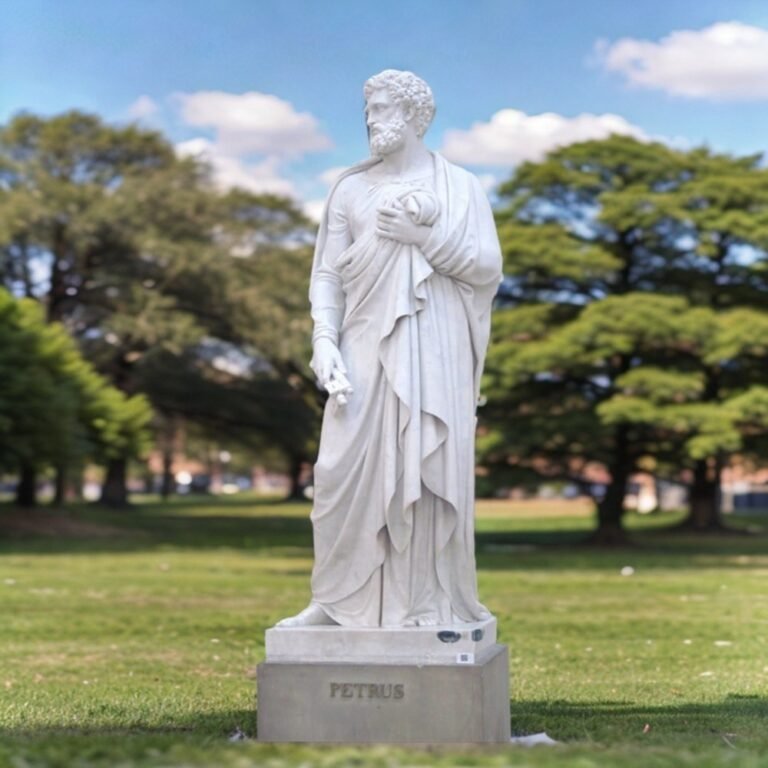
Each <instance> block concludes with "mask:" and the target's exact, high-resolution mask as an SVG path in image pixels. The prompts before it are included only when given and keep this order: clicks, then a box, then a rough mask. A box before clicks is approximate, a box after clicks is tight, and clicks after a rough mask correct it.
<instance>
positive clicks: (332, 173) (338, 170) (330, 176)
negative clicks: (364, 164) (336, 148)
mask: <svg viewBox="0 0 768 768" xmlns="http://www.w3.org/2000/svg"><path fill="white" fill-rule="evenodd" d="M348 167H349V166H346V165H336V166H334V167H333V168H328V170H326V171H323V172H322V173H321V174H320V176H318V178H319V179H320V181H322V182H323V184H326V185H327V186H329V187H331V186H333V185H334V184H335V183H336V179H338V178H339V176H341V174H342V173H344V171H346V170H347V168H348Z"/></svg>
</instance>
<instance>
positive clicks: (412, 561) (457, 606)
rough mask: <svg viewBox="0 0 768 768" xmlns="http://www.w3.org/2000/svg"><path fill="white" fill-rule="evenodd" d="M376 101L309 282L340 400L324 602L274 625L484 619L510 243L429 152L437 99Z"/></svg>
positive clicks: (326, 474)
mask: <svg viewBox="0 0 768 768" xmlns="http://www.w3.org/2000/svg"><path fill="white" fill-rule="evenodd" d="M364 94H365V115H366V121H367V125H368V132H369V141H370V149H371V155H372V157H371V159H369V160H367V161H365V162H363V163H361V164H360V165H357V166H354V167H353V168H350V169H349V170H348V171H346V172H345V173H344V174H342V176H341V178H340V179H339V180H338V181H337V183H336V185H335V186H334V188H333V189H332V190H331V192H330V194H329V197H328V202H327V205H326V209H325V212H324V215H323V221H322V224H321V227H320V232H319V235H318V240H317V247H316V251H315V260H314V266H313V269H312V280H311V286H310V299H311V303H312V317H313V319H314V334H313V347H314V356H313V359H312V363H311V365H312V368H313V370H314V371H315V373H316V375H317V377H318V379H319V381H320V383H321V384H322V385H324V386H325V387H326V388H327V389H328V390H329V392H330V393H331V396H330V397H329V399H328V403H327V406H326V410H325V415H324V418H323V428H322V435H321V440H320V450H319V456H318V460H317V464H316V465H315V486H314V508H313V511H312V515H311V519H312V523H313V527H314V547H315V564H314V570H313V573H312V601H311V603H310V605H309V607H308V608H306V609H305V610H304V611H302V612H301V613H299V614H298V615H297V616H293V617H291V618H289V619H284V620H283V621H282V622H280V623H279V625H278V626H304V625H313V624H334V623H335V624H340V625H342V626H349V627H376V626H382V627H403V626H430V625H451V624H456V623H457V622H473V621H479V620H483V619H486V618H488V616H489V614H488V612H487V611H486V609H485V608H484V607H483V606H482V605H481V604H480V602H479V601H478V597H477V586H476V574H475V555H474V432H475V409H476V405H477V399H478V394H479V383H480V375H481V372H482V367H483V360H484V357H485V351H486V347H487V344H488V335H489V328H490V313H491V304H492V301H493V298H494V295H495V293H496V290H497V287H498V285H499V281H500V279H501V254H500V249H499V242H498V238H497V235H496V229H495V226H494V221H493V215H492V213H491V208H490V205H489V203H488V200H487V198H486V196H485V193H484V191H483V189H482V188H481V186H480V183H479V182H478V180H477V179H476V178H475V177H474V176H473V175H472V174H470V173H468V172H467V171H465V170H463V169H461V168H458V167H457V166H455V165H452V164H451V163H449V162H447V161H446V160H445V159H444V158H442V157H441V156H440V155H439V154H437V153H434V152H431V151H429V150H428V149H427V148H426V147H425V146H424V142H423V137H424V134H425V132H426V130H427V128H428V127H429V124H430V122H431V120H432V117H433V115H434V111H435V106H434V100H433V97H432V92H431V90H430V88H429V86H428V85H427V84H426V83H425V82H424V81H423V80H421V79H420V78H418V77H416V75H414V74H412V73H411V72H400V71H397V70H385V71H384V72H382V73H381V74H378V75H376V76H375V77H372V78H371V79H370V80H368V81H367V82H366V84H365V89H364Z"/></svg>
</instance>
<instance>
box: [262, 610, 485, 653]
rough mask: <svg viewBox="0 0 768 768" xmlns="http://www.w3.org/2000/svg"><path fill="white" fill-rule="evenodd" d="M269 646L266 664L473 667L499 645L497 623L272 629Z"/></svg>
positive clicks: (266, 642)
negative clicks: (287, 662)
mask: <svg viewBox="0 0 768 768" xmlns="http://www.w3.org/2000/svg"><path fill="white" fill-rule="evenodd" d="M265 644H266V658H267V661H297V662H310V661H323V662H326V661H341V662H353V663H365V662H371V663H374V664H394V663H398V662H399V663H403V664H454V663H472V661H473V660H474V658H475V657H476V656H477V655H478V654H480V653H482V652H483V651H485V650H487V649H488V648H491V647H493V646H494V645H495V644H496V619H495V618H493V617H490V618H488V619H485V620H483V621H476V622H471V623H467V624H450V625H441V626H439V627H339V626H337V625H329V626H310V627H273V628H272V629H268V630H267V632H266V636H265Z"/></svg>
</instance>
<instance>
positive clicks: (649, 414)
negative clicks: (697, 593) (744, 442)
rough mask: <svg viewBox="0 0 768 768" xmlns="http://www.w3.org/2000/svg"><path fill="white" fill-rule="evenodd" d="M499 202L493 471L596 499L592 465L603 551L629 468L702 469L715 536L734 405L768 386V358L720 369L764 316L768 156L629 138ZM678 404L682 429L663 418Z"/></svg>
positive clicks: (505, 191) (694, 484) (547, 164)
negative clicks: (586, 492) (515, 472)
mask: <svg viewBox="0 0 768 768" xmlns="http://www.w3.org/2000/svg"><path fill="white" fill-rule="evenodd" d="M501 193H502V196H503V197H504V198H505V199H506V200H507V206H506V208H504V209H503V210H502V211H500V213H499V217H498V221H499V232H500V237H501V240H502V246H503V248H504V251H505V257H506V265H505V272H506V274H507V275H508V279H507V281H506V283H505V285H504V287H503V290H502V294H501V298H500V302H499V303H500V309H499V311H498V312H497V313H496V317H495V322H494V331H493V337H492V344H491V349H490V351H489V358H488V361H489V362H488V366H487V368H488V376H487V382H488V395H489V406H488V408H487V413H486V414H485V418H484V420H485V421H486V422H487V423H488V424H489V425H494V423H497V424H498V426H496V427H495V428H493V427H491V428H490V429H489V430H488V432H487V434H486V436H485V437H484V438H483V440H482V442H481V449H482V452H483V456H484V460H485V461H486V462H487V463H488V464H489V465H490V466H491V467H492V468H495V469H496V471H504V472H508V471H509V469H510V468H515V467H522V468H524V469H526V470H527V471H529V472H531V471H533V472H536V473H538V474H544V475H547V474H549V475H553V476H557V477H571V478H572V479H575V480H576V481H577V482H579V483H580V484H581V485H582V486H583V487H588V486H589V482H588V480H587V475H586V473H585V469H586V468H587V467H588V466H589V465H590V463H599V464H601V465H603V466H605V467H607V468H608V471H609V476H610V480H609V483H608V485H607V488H606V490H605V493H604V495H603V496H602V498H600V499H599V500H598V535H599V538H602V539H604V540H616V539H620V538H622V528H621V520H622V514H623V498H624V494H625V490H626V482H627V479H628V477H629V475H630V474H631V472H632V471H634V470H635V469H636V468H638V467H639V466H642V465H647V463H648V462H649V461H651V462H661V465H663V467H664V468H665V469H667V470H668V471H671V472H675V473H677V475H678V476H680V472H681V470H683V469H686V468H688V469H690V473H691V476H692V481H691V499H692V505H691V518H690V519H691V521H694V520H696V525H697V527H702V525H716V524H717V505H716V497H717V490H718V478H719V472H718V471H717V468H718V466H720V465H721V464H722V461H723V460H724V459H725V458H726V457H727V456H728V455H729V454H730V453H732V452H733V451H734V450H736V449H737V447H738V446H739V445H740V444H741V442H740V440H741V438H740V437H739V435H741V431H740V429H741V428H739V427H738V426H737V425H738V423H739V421H738V419H736V420H735V421H734V420H729V417H726V416H725V415H724V414H725V413H726V410H725V409H723V407H722V405H723V403H724V402H725V401H727V400H730V399H731V398H734V397H738V396H739V394H740V393H742V392H744V391H747V390H748V389H749V388H750V387H751V386H760V385H761V381H764V373H763V371H764V367H763V366H761V365H759V364H756V362H755V357H756V355H757V357H758V358H759V357H760V355H761V354H762V355H763V356H764V351H763V352H762V353H760V352H759V351H757V350H756V349H755V348H754V346H753V348H752V349H751V351H749V353H748V354H744V355H738V354H736V355H728V356H727V357H726V358H722V357H720V356H718V355H721V354H722V351H723V349H722V347H721V349H720V351H719V352H718V351H717V349H716V346H713V345H714V343H715V342H714V341H713V339H714V338H715V337H717V338H721V337H722V334H720V335H718V334H715V336H707V334H708V333H710V332H712V333H714V331H713V329H715V328H720V327H722V328H726V327H728V322H729V321H728V316H727V315H725V314H723V313H726V312H728V311H732V310H736V309H737V308H739V309H740V310H742V311H749V312H751V313H753V315H752V316H753V320H755V321H756V320H757V319H760V320H761V322H762V320H764V317H765V316H764V315H763V314H762V309H761V305H762V304H763V303H764V297H765V295H766V272H765V269H764V265H765V263H766V249H767V248H768V173H766V171H765V170H763V169H761V168H760V167H759V165H758V163H757V158H731V157H729V156H724V155H715V154H713V153H710V152H709V151H707V150H700V149H698V150H693V151H690V152H683V151H677V150H673V149H671V148H669V147H665V146H663V145H660V144H650V143H642V142H639V141H636V140H634V139H629V138H626V137H617V136H614V137H611V138H610V139H606V140H604V141H592V142H585V143H583V144H577V145H572V146H569V147H566V148H563V149H560V150H557V151H555V152H553V153H551V154H550V155H549V156H548V157H547V158H546V159H545V160H544V161H543V162H541V163H537V164H532V163H529V164H525V165H523V166H521V167H520V168H519V169H518V170H517V172H516V173H515V175H514V176H513V178H512V179H511V180H510V181H509V182H507V183H506V184H505V185H503V187H502V189H501ZM704 310H706V312H704ZM731 325H732V323H731ZM726 335H727V334H726ZM666 374H669V375H666ZM745 376H746V378H744V377H745ZM638 387H639V388H640V391H642V393H643V395H642V397H641V398H639V399H638V397H636V396H635V395H633V394H632V393H633V392H635V390H638ZM676 387H678V388H679V389H676ZM630 395H631V396H632V397H634V399H631V398H630V397H629V396H630ZM641 400H642V403H641V402H640V401H641ZM641 405H642V408H643V409H644V410H642V414H641ZM683 405H684V406H685V407H683ZM675 408H677V411H678V413H677V419H676V421H674V425H673V426H671V422H670V421H669V420H665V418H662V416H663V415H664V414H666V416H669V417H670V418H671V415H672V413H673V411H674V410H675ZM681 409H682V413H683V414H684V418H683V417H682V416H680V413H681ZM662 411H663V413H662ZM553 416H554V417H555V418H553ZM726 422H727V423H728V424H733V425H734V426H733V429H730V428H729V429H728V430H725V431H724V430H722V429H721V427H722V426H723V424H724V423H726ZM751 429H753V430H754V424H752V426H751ZM717 435H719V436H721V437H722V440H720V439H716V436H717ZM509 457H514V458H513V459H512V464H510V459H509Z"/></svg>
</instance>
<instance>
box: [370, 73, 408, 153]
mask: <svg viewBox="0 0 768 768" xmlns="http://www.w3.org/2000/svg"><path fill="white" fill-rule="evenodd" d="M365 122H366V124H367V126H368V143H369V144H370V147H371V154H373V155H375V156H377V157H381V156H382V155H388V154H389V153H390V152H394V151H395V150H396V149H399V148H400V147H401V146H402V145H403V144H404V143H405V131H406V129H407V126H408V123H407V122H406V120H405V116H404V114H403V108H402V106H401V105H400V104H397V103H396V102H394V101H393V100H392V97H391V96H390V95H389V91H388V90H387V89H386V88H378V89H376V90H375V91H373V93H371V95H370V97H369V98H368V101H367V102H366V105H365Z"/></svg>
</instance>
